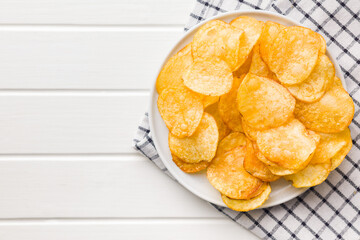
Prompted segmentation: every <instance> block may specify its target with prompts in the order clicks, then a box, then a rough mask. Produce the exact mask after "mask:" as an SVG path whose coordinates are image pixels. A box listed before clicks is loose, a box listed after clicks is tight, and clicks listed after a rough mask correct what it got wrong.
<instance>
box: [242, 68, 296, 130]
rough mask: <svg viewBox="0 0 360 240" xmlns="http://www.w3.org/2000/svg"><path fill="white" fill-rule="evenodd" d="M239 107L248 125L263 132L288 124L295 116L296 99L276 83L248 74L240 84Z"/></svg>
mask: <svg viewBox="0 0 360 240" xmlns="http://www.w3.org/2000/svg"><path fill="white" fill-rule="evenodd" d="M237 106H238V109H239V111H240V113H241V114H242V116H243V118H244V120H245V122H246V124H248V125H249V126H251V127H253V128H255V129H258V130H262V129H268V128H273V127H278V126H280V125H282V124H284V123H285V122H287V121H288V120H289V119H290V117H292V116H293V111H294V108H295V99H294V97H293V96H291V94H290V93H289V91H288V90H287V89H286V88H285V87H283V86H281V85H280V84H278V83H276V82H275V81H273V80H271V79H269V78H264V77H259V76H256V75H254V74H251V73H248V74H247V75H246V76H245V78H244V80H243V81H242V83H241V84H240V87H239V90H238V94H237Z"/></svg>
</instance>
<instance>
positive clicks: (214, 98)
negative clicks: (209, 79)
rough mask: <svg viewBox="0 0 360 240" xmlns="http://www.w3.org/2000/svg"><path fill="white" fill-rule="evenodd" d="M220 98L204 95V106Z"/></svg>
mask: <svg viewBox="0 0 360 240" xmlns="http://www.w3.org/2000/svg"><path fill="white" fill-rule="evenodd" d="M219 99H220V97H219V96H204V98H203V105H204V108H206V107H207V106H210V105H212V104H214V103H216V102H218V101H219Z"/></svg>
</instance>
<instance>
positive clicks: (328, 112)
mask: <svg viewBox="0 0 360 240" xmlns="http://www.w3.org/2000/svg"><path fill="white" fill-rule="evenodd" d="M295 116H296V117H297V118H298V119H299V120H300V121H301V122H302V123H303V124H304V125H305V126H306V127H307V128H309V129H311V130H313V131H316V132H322V133H336V132H341V131H343V130H345V129H346V128H347V127H348V126H349V125H350V123H351V120H352V118H353V116H354V103H353V101H352V99H351V97H350V96H349V94H348V93H347V92H346V91H345V90H344V89H343V88H342V87H338V86H333V87H332V88H330V89H329V90H328V91H327V92H326V93H325V94H324V96H323V97H322V98H320V100H319V101H317V102H313V103H304V102H297V103H296V107H295Z"/></svg>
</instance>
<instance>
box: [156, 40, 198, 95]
mask: <svg viewBox="0 0 360 240" xmlns="http://www.w3.org/2000/svg"><path fill="white" fill-rule="evenodd" d="M192 62H193V58H192V56H191V44H188V45H186V46H185V47H184V48H183V49H181V50H180V51H179V52H178V53H176V54H175V55H174V56H172V57H171V58H170V59H169V60H168V61H167V63H166V64H165V66H164V67H163V69H162V70H161V72H160V73H159V76H158V78H157V80H156V90H157V92H158V93H159V94H160V93H161V92H162V91H163V90H164V89H165V88H176V87H181V86H184V81H183V79H182V76H183V74H184V72H185V70H186V69H187V68H188V67H189V66H190V65H191V64H192Z"/></svg>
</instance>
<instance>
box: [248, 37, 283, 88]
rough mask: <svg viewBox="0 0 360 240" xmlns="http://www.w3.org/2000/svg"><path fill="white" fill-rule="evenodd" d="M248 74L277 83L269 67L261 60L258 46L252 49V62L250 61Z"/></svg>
mask: <svg viewBox="0 0 360 240" xmlns="http://www.w3.org/2000/svg"><path fill="white" fill-rule="evenodd" d="M249 73H252V74H255V75H257V76H260V77H266V78H271V79H273V80H275V81H278V79H277V78H276V75H275V74H274V73H273V72H271V71H270V69H269V67H268V66H267V65H266V63H265V62H264V61H263V60H262V58H261V56H260V48H259V44H256V45H255V46H254V48H253V55H252V61H251V66H250V69H249Z"/></svg>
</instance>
